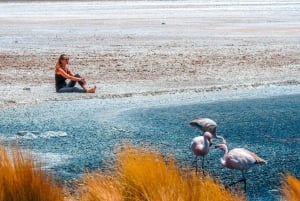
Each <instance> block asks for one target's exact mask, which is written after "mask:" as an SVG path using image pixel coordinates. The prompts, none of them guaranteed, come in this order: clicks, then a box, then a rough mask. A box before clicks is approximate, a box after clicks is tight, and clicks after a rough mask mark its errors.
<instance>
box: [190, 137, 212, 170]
mask: <svg viewBox="0 0 300 201" xmlns="http://www.w3.org/2000/svg"><path fill="white" fill-rule="evenodd" d="M211 138H212V134H211V133H210V132H205V133H204V135H203V136H198V137H195V138H194V139H193V140H192V143H191V149H192V151H193V152H194V154H195V155H196V159H195V162H196V173H197V172H198V157H199V156H202V169H203V167H204V157H205V156H206V155H207V154H208V152H209V148H210V144H211Z"/></svg>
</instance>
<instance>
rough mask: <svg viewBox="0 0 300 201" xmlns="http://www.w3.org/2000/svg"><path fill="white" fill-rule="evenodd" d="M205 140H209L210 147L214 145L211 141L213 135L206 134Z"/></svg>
mask: <svg viewBox="0 0 300 201" xmlns="http://www.w3.org/2000/svg"><path fill="white" fill-rule="evenodd" d="M203 136H204V138H205V139H207V140H208V142H209V145H210V146H211V145H212V144H213V142H212V141H211V139H212V137H213V135H212V134H211V133H210V132H205V133H204V134H203Z"/></svg>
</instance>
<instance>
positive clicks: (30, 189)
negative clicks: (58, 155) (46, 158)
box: [0, 145, 64, 201]
mask: <svg viewBox="0 0 300 201" xmlns="http://www.w3.org/2000/svg"><path fill="white" fill-rule="evenodd" d="M9 153H10V154H8V152H7V150H6V149H5V147H4V146H3V145H0V201H62V200H64V195H63V192H62V190H61V189H62V188H61V187H59V186H57V185H55V184H54V179H53V177H52V176H51V175H49V174H46V173H45V172H44V171H43V170H42V168H41V165H38V164H34V161H33V159H32V157H31V156H30V154H27V155H24V154H22V153H21V149H20V148H19V147H16V148H15V149H13V148H11V150H10V152H9Z"/></svg>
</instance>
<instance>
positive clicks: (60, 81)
mask: <svg viewBox="0 0 300 201" xmlns="http://www.w3.org/2000/svg"><path fill="white" fill-rule="evenodd" d="M65 86H67V83H66V78H64V77H63V76H61V75H59V74H56V73H55V88H56V92H58V91H59V90H60V89H61V88H63V87H65Z"/></svg>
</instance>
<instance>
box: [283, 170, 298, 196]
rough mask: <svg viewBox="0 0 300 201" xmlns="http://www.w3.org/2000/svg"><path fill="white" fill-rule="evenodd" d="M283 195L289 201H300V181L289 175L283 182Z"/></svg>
mask: <svg viewBox="0 0 300 201" xmlns="http://www.w3.org/2000/svg"><path fill="white" fill-rule="evenodd" d="M282 186H283V194H284V196H285V197H286V199H287V200H288V201H299V200H300V181H299V180H298V179H297V178H296V177H294V176H292V175H291V174H287V175H286V176H285V178H284V181H283V184H282Z"/></svg>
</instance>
